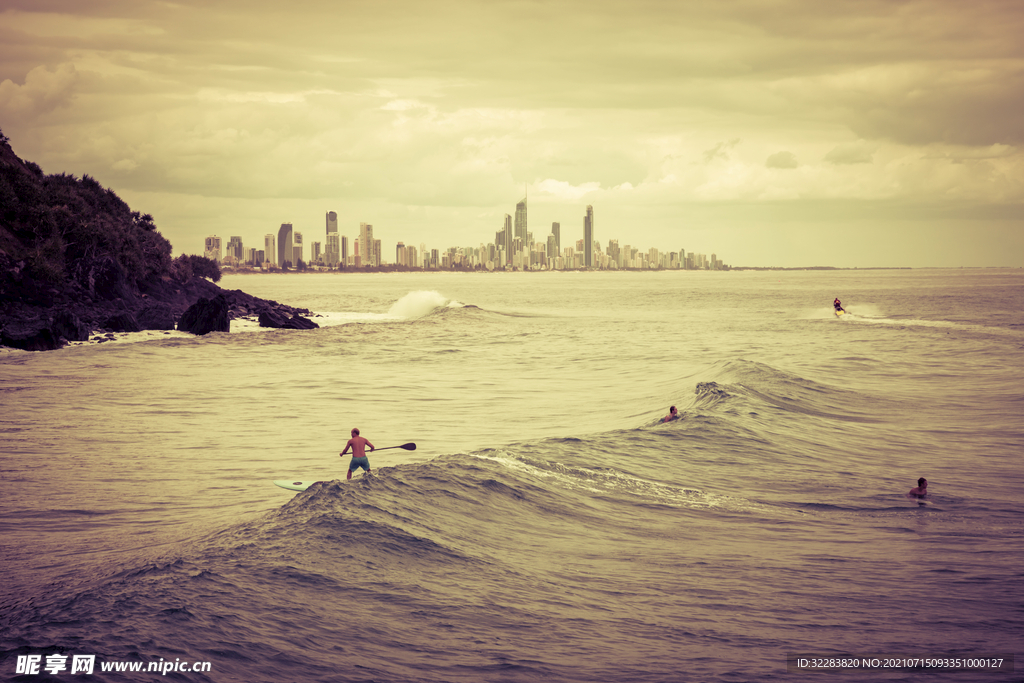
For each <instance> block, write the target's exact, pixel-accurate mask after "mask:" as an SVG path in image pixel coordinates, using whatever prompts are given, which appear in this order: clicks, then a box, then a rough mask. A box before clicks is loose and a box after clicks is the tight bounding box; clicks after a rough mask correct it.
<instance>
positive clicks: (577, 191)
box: [536, 178, 631, 201]
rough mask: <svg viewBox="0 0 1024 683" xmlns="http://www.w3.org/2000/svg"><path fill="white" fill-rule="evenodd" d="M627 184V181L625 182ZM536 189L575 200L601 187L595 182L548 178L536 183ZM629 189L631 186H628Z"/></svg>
mask: <svg viewBox="0 0 1024 683" xmlns="http://www.w3.org/2000/svg"><path fill="white" fill-rule="evenodd" d="M626 185H629V183H626ZM536 187H537V190H538V191H540V192H542V193H544V194H547V195H551V196H552V197H556V198H558V199H563V200H573V201H574V200H577V199H580V198H581V197H583V196H584V195H588V194H590V193H591V192H597V191H598V190H600V189H601V184H600V183H596V182H590V183H583V184H582V185H571V184H569V183H567V182H565V181H563V180H555V179H554V178H548V179H547V180H542V181H541V182H539V183H537V184H536ZM630 189H631V187H630Z"/></svg>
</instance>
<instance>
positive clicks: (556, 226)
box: [551, 223, 562, 252]
mask: <svg viewBox="0 0 1024 683" xmlns="http://www.w3.org/2000/svg"><path fill="white" fill-rule="evenodd" d="M551 234H552V235H554V236H555V251H556V252H561V251H562V224H561V223H552V224H551Z"/></svg>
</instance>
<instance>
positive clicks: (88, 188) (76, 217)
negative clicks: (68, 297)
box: [0, 131, 171, 299]
mask: <svg viewBox="0 0 1024 683" xmlns="http://www.w3.org/2000/svg"><path fill="white" fill-rule="evenodd" d="M0 256H5V257H6V260H8V261H9V262H11V263H21V262H23V263H24V266H23V268H24V271H25V273H24V274H26V275H28V276H30V277H31V278H32V279H33V280H36V281H39V282H42V283H46V284H47V285H48V286H51V287H56V288H58V289H63V288H65V287H67V286H69V285H71V284H72V281H73V280H74V279H75V276H76V274H77V272H78V271H77V270H76V267H77V266H78V265H79V264H81V263H83V262H90V261H96V260H102V259H112V260H113V261H115V262H116V263H117V264H118V265H119V266H120V268H121V269H123V271H124V273H125V275H126V277H127V278H128V279H129V280H130V281H133V282H135V283H136V284H139V283H141V282H143V281H145V280H147V279H149V278H153V277H161V276H165V275H169V274H170V272H171V244H170V242H168V241H167V240H166V239H165V238H164V237H163V236H162V235H161V234H160V233H159V232H157V230H156V226H155V225H154V224H153V217H152V216H150V215H149V214H140V213H139V212H138V211H132V210H131V208H129V206H128V205H127V204H125V203H124V202H123V201H122V200H121V198H120V197H118V196H117V195H116V194H115V193H114V191H113V190H110V189H106V188H104V187H103V186H101V185H100V184H99V182H97V181H96V180H95V179H94V178H91V177H89V176H88V175H86V176H83V177H82V178H81V179H79V178H76V177H75V176H73V175H69V174H64V173H60V174H55V175H46V174H44V173H43V172H42V170H41V169H40V168H39V166H37V165H36V164H34V163H32V162H25V161H23V160H21V159H20V158H18V156H17V155H16V154H15V153H14V151H13V150H12V149H11V146H10V144H9V142H8V141H7V138H6V137H5V136H4V135H3V133H2V131H0ZM19 268H21V267H19ZM17 296H18V292H11V291H0V298H7V299H10V298H17Z"/></svg>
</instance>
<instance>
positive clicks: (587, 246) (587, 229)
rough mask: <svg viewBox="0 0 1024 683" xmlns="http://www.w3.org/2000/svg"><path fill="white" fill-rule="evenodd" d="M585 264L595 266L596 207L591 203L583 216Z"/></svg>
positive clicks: (589, 266)
mask: <svg viewBox="0 0 1024 683" xmlns="http://www.w3.org/2000/svg"><path fill="white" fill-rule="evenodd" d="M583 265H584V266H586V267H587V268H593V267H594V207H593V206H591V205H589V204H587V215H586V216H584V217H583Z"/></svg>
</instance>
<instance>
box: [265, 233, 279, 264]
mask: <svg viewBox="0 0 1024 683" xmlns="http://www.w3.org/2000/svg"><path fill="white" fill-rule="evenodd" d="M263 258H265V259H266V260H267V261H266V262H267V263H273V264H275V265H276V264H277V260H276V259H277V240H276V239H275V238H274V234H273V233H267V234H266V235H264V236H263ZM261 265H262V264H261Z"/></svg>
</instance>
